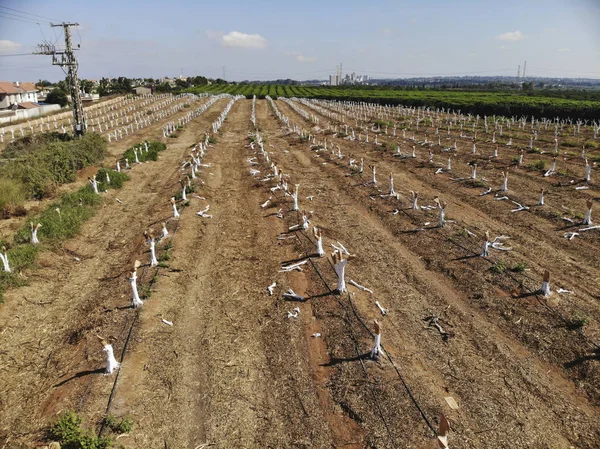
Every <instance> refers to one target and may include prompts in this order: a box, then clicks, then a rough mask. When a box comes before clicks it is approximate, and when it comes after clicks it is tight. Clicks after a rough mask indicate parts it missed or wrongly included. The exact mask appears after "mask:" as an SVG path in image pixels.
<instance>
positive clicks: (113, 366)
mask: <svg viewBox="0 0 600 449" xmlns="http://www.w3.org/2000/svg"><path fill="white" fill-rule="evenodd" d="M103 351H104V352H106V371H105V373H106V374H112V373H113V371H115V370H117V369H119V367H120V366H121V364H120V363H119V362H117V359H115V354H114V351H113V347H112V345H106V346H104V349H103Z"/></svg>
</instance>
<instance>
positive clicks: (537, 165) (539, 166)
mask: <svg viewBox="0 0 600 449" xmlns="http://www.w3.org/2000/svg"><path fill="white" fill-rule="evenodd" d="M527 168H529V169H530V170H536V171H544V170H546V162H545V161H543V160H541V159H538V160H537V161H533V162H531V163H529V164H527Z"/></svg>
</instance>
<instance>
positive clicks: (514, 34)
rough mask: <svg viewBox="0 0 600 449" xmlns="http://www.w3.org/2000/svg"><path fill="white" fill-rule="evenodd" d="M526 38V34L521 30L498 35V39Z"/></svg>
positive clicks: (515, 39) (517, 39)
mask: <svg viewBox="0 0 600 449" xmlns="http://www.w3.org/2000/svg"><path fill="white" fill-rule="evenodd" d="M523 39H525V35H524V34H523V33H521V32H520V31H509V32H508V33H504V34H501V35H499V36H496V40H499V41H520V40H523Z"/></svg>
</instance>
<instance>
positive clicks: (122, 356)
mask: <svg viewBox="0 0 600 449" xmlns="http://www.w3.org/2000/svg"><path fill="white" fill-rule="evenodd" d="M211 106H212V105H211ZM209 107H210V106H209ZM206 110H208V108H207V109H206ZM206 110H205V111H203V112H206ZM200 115H202V113H201V114H199V115H198V116H197V117H194V119H196V118H198V117H200ZM178 171H179V169H178V170H177V172H178ZM159 221H160V220H159ZM155 223H156V222H155ZM180 224H181V218H179V219H178V220H177V221H176V224H175V229H174V230H173V232H172V233H170V234H169V235H170V236H171V237H170V239H169V241H168V243H167V244H166V245H165V246H166V247H170V248H172V247H173V246H172V242H173V239H174V238H175V235H177V231H178V230H179V225H180ZM138 248H139V247H138ZM149 268H151V267H150V266H149V265H145V266H144V269H143V271H142V275H141V276H140V278H142V279H143V278H144V276H145V274H146V273H147V271H148V269H149ZM160 270H161V267H160V266H158V267H157V268H156V271H155V272H154V275H153V276H152V278H151V280H150V282H149V283H148V293H150V292H152V287H154V284H155V283H156V280H157V276H158V273H159V272H160ZM140 312H141V310H139V309H138V310H137V311H136V313H135V316H134V318H133V320H132V321H131V324H130V325H129V331H128V333H127V339H126V340H125V345H124V346H123V351H122V352H121V357H120V360H119V362H120V363H123V360H124V359H125V354H126V352H127V349H129V342H130V341H131V336H132V335H133V330H134V327H135V324H136V323H137V321H138V318H139V315H140ZM121 371H122V367H121V368H119V369H118V370H117V374H116V376H115V380H114V382H113V385H112V388H111V391H110V395H109V397H108V403H107V404H106V410H105V412H104V417H105V418H106V417H107V416H108V415H109V413H110V409H111V407H112V403H113V400H114V396H115V394H116V389H117V382H118V380H119V375H120V373H121ZM90 384H91V380H90ZM87 391H88V389H86V392H85V394H87ZM105 428H106V419H103V420H102V425H101V427H100V431H99V432H98V437H101V436H102V434H103V433H104V429H105Z"/></svg>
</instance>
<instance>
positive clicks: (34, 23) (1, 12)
mask: <svg viewBox="0 0 600 449" xmlns="http://www.w3.org/2000/svg"><path fill="white" fill-rule="evenodd" d="M2 14H7V13H5V12H3V11H0V18H2V19H7V20H15V21H17V22H23V23H31V24H33V25H37V23H38V22H35V21H33V20H25V19H15V18H14V17H7V16H4V15H2Z"/></svg>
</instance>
